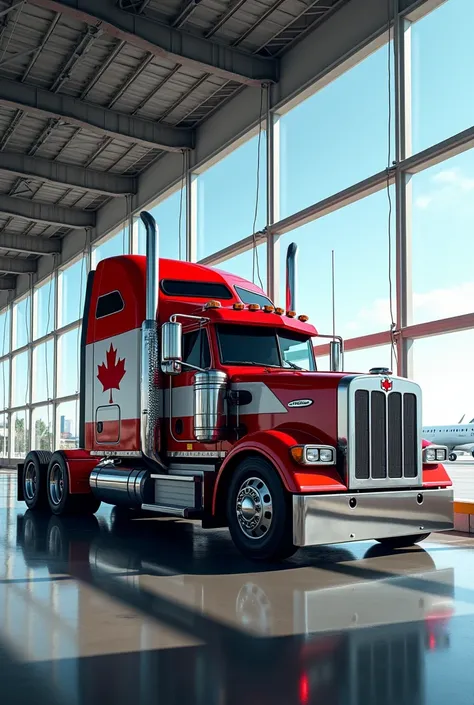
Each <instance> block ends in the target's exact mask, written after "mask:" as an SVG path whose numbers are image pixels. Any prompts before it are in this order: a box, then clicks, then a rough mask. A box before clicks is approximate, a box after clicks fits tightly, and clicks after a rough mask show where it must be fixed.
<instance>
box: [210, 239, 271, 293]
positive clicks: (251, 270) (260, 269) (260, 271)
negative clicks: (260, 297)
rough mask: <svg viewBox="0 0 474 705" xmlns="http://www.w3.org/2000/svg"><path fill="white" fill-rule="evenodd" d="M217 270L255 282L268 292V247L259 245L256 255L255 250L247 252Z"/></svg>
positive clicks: (228, 260) (220, 265)
mask: <svg viewBox="0 0 474 705" xmlns="http://www.w3.org/2000/svg"><path fill="white" fill-rule="evenodd" d="M216 269H220V270H222V271H223V272H229V273H230V274H235V275H236V276H238V277H242V278H243V279H247V281H250V282H253V283H254V284H256V285H257V286H260V287H261V288H262V289H263V290H264V291H266V288H267V245H266V244H263V245H259V246H258V247H257V251H256V254H255V255H254V250H247V252H242V254H240V255H236V256H235V257H231V258H230V259H226V260H225V261H224V262H221V264H218V265H217V266H216ZM259 275H260V276H259Z"/></svg>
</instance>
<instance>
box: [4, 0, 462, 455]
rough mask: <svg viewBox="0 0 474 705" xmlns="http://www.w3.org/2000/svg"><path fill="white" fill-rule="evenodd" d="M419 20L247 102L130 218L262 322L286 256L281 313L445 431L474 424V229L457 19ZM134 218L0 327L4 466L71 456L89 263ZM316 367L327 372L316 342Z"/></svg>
mask: <svg viewBox="0 0 474 705" xmlns="http://www.w3.org/2000/svg"><path fill="white" fill-rule="evenodd" d="M422 11H423V6H421V9H420V8H418V10H417V17H416V21H415V20H414V19H413V18H411V17H410V16H409V15H408V16H405V15H400V16H397V17H393V18H392V23H391V27H390V32H389V31H388V29H387V30H386V31H385V32H384V34H383V35H381V36H380V37H379V38H378V39H376V40H374V42H373V43H372V45H370V46H369V47H365V48H364V49H363V50H362V51H361V52H360V53H357V54H355V55H354V56H353V57H351V58H350V59H347V60H345V62H344V64H343V65H341V66H340V67H338V68H337V69H335V70H334V73H333V74H331V75H330V76H329V77H324V78H323V79H322V81H321V82H320V83H319V84H316V85H315V86H314V87H313V92H312V94H311V95H309V97H308V94H307V93H305V98H304V99H303V98H302V99H301V101H299V102H298V99H297V98H296V99H293V101H292V103H291V105H279V104H278V105H273V104H272V94H271V92H270V91H269V90H267V89H262V100H261V104H262V112H261V115H260V120H259V124H257V125H256V126H255V128H254V129H253V131H252V132H251V133H249V134H248V135H246V136H245V137H243V138H240V139H239V141H238V142H237V143H235V144H234V145H231V146H230V147H228V148H227V149H226V150H225V151H224V152H222V153H221V154H218V155H216V156H215V157H214V158H213V160H212V162H210V163H207V164H201V165H200V166H199V168H197V169H189V170H188V171H187V172H183V177H182V179H180V181H179V182H178V183H176V184H175V185H174V187H173V188H172V189H171V190H169V191H167V192H166V193H163V194H161V195H160V196H159V198H158V199H157V200H156V201H154V202H153V203H151V204H148V208H147V209H148V210H150V211H151V212H152V213H153V215H154V216H155V218H156V220H157V223H158V227H159V230H160V247H161V252H160V254H161V256H162V257H168V258H173V259H183V260H185V259H187V260H190V261H198V262H201V263H203V264H206V265H209V266H215V267H218V268H219V269H222V270H227V271H231V272H233V273H235V274H238V275H240V276H242V277H244V278H247V279H249V280H251V281H254V282H255V283H256V284H258V285H259V286H261V287H262V288H263V289H264V290H266V291H267V293H268V294H269V295H270V296H271V297H272V298H273V299H274V301H275V303H276V304H278V305H281V304H282V303H283V294H284V289H285V286H284V278H285V266H284V264H285V255H286V250H287V247H288V245H289V244H290V243H292V242H295V243H296V244H297V245H298V279H297V281H298V299H297V308H298V313H305V314H307V315H309V317H310V321H311V322H313V323H314V325H315V326H316V328H317V329H318V330H319V331H320V332H321V333H323V334H328V333H332V329H333V325H335V328H336V332H337V333H338V334H340V335H342V336H343V337H344V339H345V351H346V353H345V369H346V370H350V371H367V370H368V369H369V368H370V367H372V366H386V367H390V368H391V369H392V370H393V371H394V372H398V374H401V375H404V376H409V377H412V378H414V379H415V380H417V381H418V382H420V384H422V387H423V390H424V396H425V404H424V408H425V415H426V417H425V419H424V421H425V422H426V423H432V424H435V423H446V422H451V423H455V422H457V421H458V420H459V419H460V418H461V417H462V416H463V414H465V415H466V419H467V420H470V419H471V418H474V405H471V399H473V398H474V394H473V392H474V388H472V384H470V383H469V381H468V382H466V379H465V373H464V368H465V366H466V365H465V363H466V357H467V356H469V355H470V354H471V350H472V348H471V346H472V345H473V343H474V284H473V278H472V275H471V269H470V266H469V257H467V258H466V261H463V259H462V256H463V255H464V253H470V240H471V230H472V226H473V223H474V205H473V204H474V200H473V199H472V194H473V193H474V124H473V115H474V93H473V92H472V91H469V90H466V86H469V85H470V75H469V71H470V66H471V63H472V62H471V59H472V54H473V44H472V42H471V36H470V27H472V26H473V25H474V4H473V3H472V2H471V0H446V2H444V3H441V4H440V5H439V6H438V7H437V8H436V9H434V10H431V11H428V9H427V10H426V13H425V14H424V15H423V14H422ZM440 46H443V52H441V53H440V52H439V47H440ZM328 78H329V79H330V80H328ZM369 86H370V90H369V89H368V87H369ZM268 116H270V119H268ZM138 215H139V214H138V213H135V214H134V216H133V219H132V220H131V222H132V226H133V227H132V232H130V228H129V226H128V224H125V225H124V227H122V228H121V229H119V230H116V231H114V232H112V233H109V234H108V235H107V236H106V237H104V238H103V239H102V240H101V241H99V242H95V243H93V246H92V248H89V249H88V251H87V252H84V253H83V255H82V256H80V257H78V258H77V259H76V260H74V261H72V262H69V263H67V264H66V265H65V266H64V267H62V268H60V269H59V270H58V271H57V272H56V273H55V274H54V276H53V277H50V278H49V279H47V280H44V281H41V282H38V284H37V285H36V286H34V287H33V288H32V290H31V291H30V292H29V293H28V294H27V295H26V296H25V295H23V296H22V297H19V298H18V299H16V300H14V301H12V302H11V303H10V304H9V306H7V307H6V308H4V309H3V310H2V311H0V404H2V405H3V407H2V409H1V410H0V429H1V433H0V442H1V446H2V448H1V449H0V456H3V458H6V459H8V458H10V459H11V458H17V457H21V456H22V455H24V453H25V452H26V451H27V450H28V449H29V448H30V447H31V445H33V446H34V447H41V448H56V447H63V448H67V447H74V446H75V445H77V439H78V432H79V429H78V400H79V393H78V389H79V381H78V380H79V350H78V349H79V341H80V329H81V328H80V326H81V316H82V304H83V298H84V293H85V286H86V278H87V271H88V267H89V262H90V264H91V266H93V267H95V266H96V265H97V263H98V262H99V261H100V260H101V259H103V258H105V257H110V256H113V255H117V254H121V253H128V252H135V253H140V254H143V253H144V251H145V234H144V230H143V227H142V225H141V221H140V220H139V217H138ZM333 260H334V263H335V277H334V289H335V301H334V303H335V321H333V314H332V310H333V307H332V262H333ZM77 292H80V296H79V297H78V296H77ZM316 354H317V358H318V364H319V368H320V369H327V368H328V357H327V355H328V346H327V345H326V344H324V341H323V340H321V343H320V344H319V343H317V344H316ZM446 362H447V364H448V368H447V369H448V371H449V376H448V377H446V380H447V381H446V383H441V382H440V379H441V378H445V375H443V374H440V371H442V370H445V369H446ZM440 385H441V386H440Z"/></svg>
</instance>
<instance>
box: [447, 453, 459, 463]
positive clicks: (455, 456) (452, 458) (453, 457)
mask: <svg viewBox="0 0 474 705" xmlns="http://www.w3.org/2000/svg"><path fill="white" fill-rule="evenodd" d="M457 457H458V456H457V455H456V453H450V454H449V459H450V461H451V462H452V463H454V461H455V460H456V458H457Z"/></svg>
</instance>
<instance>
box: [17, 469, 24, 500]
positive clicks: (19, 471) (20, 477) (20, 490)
mask: <svg viewBox="0 0 474 705" xmlns="http://www.w3.org/2000/svg"><path fill="white" fill-rule="evenodd" d="M24 467H25V465H24V463H18V465H17V487H16V498H17V500H18V501H19V502H24V501H25V496H24V494H23V468H24Z"/></svg>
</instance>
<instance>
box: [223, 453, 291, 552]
mask: <svg viewBox="0 0 474 705" xmlns="http://www.w3.org/2000/svg"><path fill="white" fill-rule="evenodd" d="M290 499H291V498H290V496H289V495H288V494H287V493H286V492H285V489H284V487H283V485H282V484H281V481H280V478H279V477H278V475H277V473H276V471H275V468H274V467H273V466H272V465H271V464H270V463H269V462H268V461H266V460H264V459H263V458H257V457H254V458H246V459H245V460H243V461H242V462H241V463H240V465H238V466H237V468H236V470H235V472H234V473H233V477H232V480H231V483H230V487H229V495H228V497H227V521H228V524H229V530H230V534H231V536H232V539H233V541H234V543H235V545H236V546H237V548H238V549H239V550H240V551H241V552H242V553H243V554H244V555H246V556H248V557H249V558H253V559H255V560H267V561H270V560H281V559H284V558H288V557H289V556H291V555H293V553H295V551H297V550H298V547H297V546H295V545H294V544H293V522H292V519H293V517H292V511H291V502H290Z"/></svg>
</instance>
